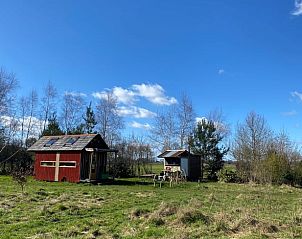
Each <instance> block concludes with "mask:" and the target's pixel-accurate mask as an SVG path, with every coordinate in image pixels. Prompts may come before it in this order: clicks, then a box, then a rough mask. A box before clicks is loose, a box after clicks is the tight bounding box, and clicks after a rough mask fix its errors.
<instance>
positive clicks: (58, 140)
mask: <svg viewBox="0 0 302 239" xmlns="http://www.w3.org/2000/svg"><path fill="white" fill-rule="evenodd" d="M86 147H91V148H100V149H109V148H108V146H107V144H106V143H105V141H104V140H103V139H102V137H101V135H99V134H80V135H58V136H43V137H42V138H40V139H39V140H38V141H37V142H36V143H34V144H33V145H32V146H31V147H30V148H29V149H28V151H33V152H34V151H81V150H83V149H85V148H86Z"/></svg>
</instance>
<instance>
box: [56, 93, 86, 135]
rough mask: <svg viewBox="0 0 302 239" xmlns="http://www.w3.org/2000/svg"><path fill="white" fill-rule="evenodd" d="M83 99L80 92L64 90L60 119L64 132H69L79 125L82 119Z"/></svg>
mask: <svg viewBox="0 0 302 239" xmlns="http://www.w3.org/2000/svg"><path fill="white" fill-rule="evenodd" d="M84 105H85V101H84V98H83V96H82V95H81V94H74V93H69V92H65V94H64V97H63V104H62V115H61V117H60V118H61V121H62V123H63V127H64V131H65V134H69V133H71V132H72V131H74V130H75V129H76V128H77V126H79V124H80V122H81V121H82V116H83V109H84Z"/></svg>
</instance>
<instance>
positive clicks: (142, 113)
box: [118, 106, 156, 118]
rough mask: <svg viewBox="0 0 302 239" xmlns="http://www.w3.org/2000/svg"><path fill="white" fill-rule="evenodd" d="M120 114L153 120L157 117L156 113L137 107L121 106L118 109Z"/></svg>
mask: <svg viewBox="0 0 302 239" xmlns="http://www.w3.org/2000/svg"><path fill="white" fill-rule="evenodd" d="M118 114H119V115H120V116H127V117H134V118H153V117H155V116H156V114H155V113H154V112H152V111H150V110H147V109H144V108H140V107H136V106H129V107H128V106H120V107H118Z"/></svg>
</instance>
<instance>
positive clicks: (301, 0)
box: [291, 0, 302, 16]
mask: <svg viewBox="0 0 302 239" xmlns="http://www.w3.org/2000/svg"><path fill="white" fill-rule="evenodd" d="M291 14H292V15H294V16H300V15H302V0H295V9H294V10H293V11H292V13H291Z"/></svg>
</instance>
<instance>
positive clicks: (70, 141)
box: [64, 137, 80, 146]
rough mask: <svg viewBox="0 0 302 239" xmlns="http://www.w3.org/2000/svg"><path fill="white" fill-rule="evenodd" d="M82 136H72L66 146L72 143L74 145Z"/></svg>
mask: <svg viewBox="0 0 302 239" xmlns="http://www.w3.org/2000/svg"><path fill="white" fill-rule="evenodd" d="M79 138H80V137H70V138H68V139H67V140H66V142H65V144H64V146H70V145H73V144H74V143H75V142H77V140H78V139H79Z"/></svg>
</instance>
